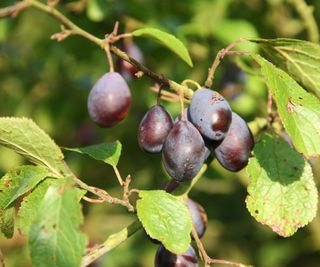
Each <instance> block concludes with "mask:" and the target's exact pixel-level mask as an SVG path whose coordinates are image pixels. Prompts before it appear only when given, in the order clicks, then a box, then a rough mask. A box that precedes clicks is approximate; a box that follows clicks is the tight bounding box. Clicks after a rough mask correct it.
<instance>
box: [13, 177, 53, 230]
mask: <svg viewBox="0 0 320 267" xmlns="http://www.w3.org/2000/svg"><path fill="white" fill-rule="evenodd" d="M53 181H54V180H53V179H46V180H44V181H42V182H41V183H40V184H39V185H38V186H37V187H36V188H35V189H34V190H33V191H32V192H31V193H30V194H29V195H28V196H26V197H24V199H23V201H22V202H21V205H20V208H19V211H18V227H19V229H20V230H21V232H22V233H23V234H24V235H27V234H28V233H29V229H30V226H31V224H32V223H33V221H34V220H35V219H36V217H37V214H38V211H39V207H40V203H41V201H42V199H43V198H44V195H45V194H46V192H47V189H48V187H49V186H50V185H51V184H52V182H53Z"/></svg>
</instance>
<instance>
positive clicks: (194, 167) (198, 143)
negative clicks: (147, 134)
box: [162, 120, 205, 181]
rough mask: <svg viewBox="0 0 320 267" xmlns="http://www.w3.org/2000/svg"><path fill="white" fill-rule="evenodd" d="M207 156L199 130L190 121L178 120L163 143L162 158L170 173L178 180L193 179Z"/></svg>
mask: <svg viewBox="0 0 320 267" xmlns="http://www.w3.org/2000/svg"><path fill="white" fill-rule="evenodd" d="M204 157H205V149H204V142H203V139H202V136H201V134H200V133H199V131H198V130H197V129H196V128H195V127H194V126H193V125H192V123H190V122H188V121H182V120H181V121H178V122H177V123H176V124H175V125H174V126H173V128H172V129H171V131H170V132H169V134H168V136H167V139H166V141H165V143H164V145H163V150H162V160H163V163H164V166H165V168H166V170H167V172H168V173H169V175H170V176H171V177H172V178H174V179H176V180H178V181H186V180H191V179H192V178H193V177H195V176H196V175H197V173H198V172H199V170H200V168H201V166H202V164H203V162H204Z"/></svg>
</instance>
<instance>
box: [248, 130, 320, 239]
mask: <svg viewBox="0 0 320 267" xmlns="http://www.w3.org/2000/svg"><path fill="white" fill-rule="evenodd" d="M247 172H248V174H249V176H250V178H251V181H250V184H249V186H248V194H249V195H248V196H247V199H246V203H247V208H248V210H249V212H250V213H251V215H252V216H253V217H254V218H255V219H256V220H257V221H258V222H260V223H262V224H265V225H267V226H269V227H270V228H271V229H272V230H273V231H274V232H276V233H277V234H279V235H281V236H284V237H288V236H291V235H293V234H294V233H295V232H296V231H297V229H298V228H300V227H303V226H305V225H306V224H308V223H309V222H310V221H311V220H312V219H313V218H314V217H315V215H316V212H317V202H318V193H317V189H316V186H315V183H314V180H313V174H312V169H311V167H310V165H309V163H308V162H307V160H305V159H304V158H303V157H302V156H301V155H300V154H299V153H298V152H296V151H295V150H294V149H293V148H292V147H290V145H289V144H288V143H287V142H286V141H285V140H284V139H282V138H280V137H278V136H272V135H270V134H265V135H264V136H263V137H262V138H261V140H260V141H259V143H258V144H256V146H255V148H254V158H251V159H250V160H249V164H248V166H247Z"/></svg>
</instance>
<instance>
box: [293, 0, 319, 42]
mask: <svg viewBox="0 0 320 267" xmlns="http://www.w3.org/2000/svg"><path fill="white" fill-rule="evenodd" d="M289 2H290V3H291V4H292V5H293V6H294V7H295V9H296V10H297V12H298V13H299V15H300V17H301V18H302V20H303V22H304V25H305V27H306V30H307V32H308V39H309V40H310V41H311V42H315V43H318V42H319V29H318V26H317V22H316V20H315V18H314V16H313V7H312V6H308V5H307V4H306V3H305V1H304V0H289Z"/></svg>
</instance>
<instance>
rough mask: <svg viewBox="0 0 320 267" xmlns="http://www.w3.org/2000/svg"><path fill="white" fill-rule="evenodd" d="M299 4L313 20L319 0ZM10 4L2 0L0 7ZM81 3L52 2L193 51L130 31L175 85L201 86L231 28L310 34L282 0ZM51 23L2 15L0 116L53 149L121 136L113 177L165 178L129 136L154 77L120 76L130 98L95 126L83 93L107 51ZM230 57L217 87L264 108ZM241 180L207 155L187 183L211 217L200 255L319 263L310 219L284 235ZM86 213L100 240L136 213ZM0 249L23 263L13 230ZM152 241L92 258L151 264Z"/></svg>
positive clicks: (251, 81)
mask: <svg viewBox="0 0 320 267" xmlns="http://www.w3.org/2000/svg"><path fill="white" fill-rule="evenodd" d="M308 2H309V3H310V4H313V5H315V17H316V18H317V19H318V20H319V19H320V2H319V1H317V0H314V1H308ZM12 3H13V2H12V1H3V0H1V2H0V7H4V6H6V5H9V4H12ZM71 3H73V4H72V5H70V4H71ZM74 3H78V5H75V4H74ZM79 3H80V1H79V2H76V1H75V2H71V1H61V3H60V5H59V8H60V9H61V10H62V11H63V12H64V13H65V14H67V16H68V17H70V18H71V19H72V20H73V21H74V22H75V23H76V24H78V25H79V26H81V27H83V28H84V29H86V30H87V31H89V32H91V33H93V34H94V35H96V36H99V37H103V36H104V34H106V33H107V32H110V31H111V30H112V28H113V25H114V23H115V21H116V20H119V21H120V29H121V31H125V30H129V31H130V30H133V29H135V28H137V27H140V26H143V25H145V26H146V25H147V26H152V27H158V28H160V29H164V30H165V31H168V32H171V33H173V34H174V35H176V36H178V37H179V38H180V39H181V40H182V41H183V42H184V43H185V44H186V45H187V47H188V49H189V51H190V53H191V56H192V59H193V61H194V68H192V69H191V68H189V67H188V66H187V65H186V64H185V63H184V62H182V61H181V60H180V59H178V58H177V57H176V56H175V55H173V54H172V52H170V51H169V50H167V49H165V48H163V47H162V46H161V45H159V44H158V43H156V42H153V41H151V40H147V39H135V40H134V41H135V43H136V44H137V45H138V46H139V47H140V48H141V50H142V51H143V54H144V55H145V61H146V62H145V63H146V65H147V66H148V67H150V68H151V69H153V70H155V71H156V72H157V73H159V74H163V75H165V76H166V77H168V78H170V79H172V80H175V81H177V82H181V81H183V80H184V79H188V78H189V79H190V78H191V79H194V80H196V81H198V82H199V83H200V84H203V83H204V81H205V79H206V75H207V69H208V67H209V66H210V65H211V63H212V60H213V59H214V57H215V55H216V53H217V51H218V50H219V49H221V48H223V47H225V46H226V45H227V44H229V43H230V42H232V41H234V40H235V39H237V38H239V37H253V38H254V37H263V38H274V37H293V38H300V39H307V35H306V31H305V30H304V26H303V23H302V22H301V19H300V17H299V16H298V14H297V13H296V12H295V9H294V8H293V7H292V5H290V4H289V3H288V2H287V1H283V0H264V1H263V0H247V1H246V0H215V1H204V0H185V1H151V0H132V1H115V0H114V1H112V0H89V2H88V5H87V6H85V5H84V6H81V5H79ZM318 22H319V21H318ZM59 24H60V23H58V22H57V21H55V20H53V19H52V18H50V17H48V16H47V15H45V14H42V13H40V12H38V11H35V10H31V9H30V10H27V11H24V12H22V13H21V14H19V16H18V17H17V18H15V19H6V20H1V21H0V100H1V104H0V116H25V117H30V118H32V119H33V120H34V121H35V122H36V123H37V124H38V125H40V126H41V127H42V128H43V129H44V130H45V131H46V132H47V133H48V134H50V136H51V137H52V138H53V139H54V140H55V141H56V142H57V143H58V144H59V145H61V146H67V147H76V146H84V145H90V144H95V143H100V142H110V141H114V140H117V139H118V140H120V141H121V142H122V144H123V152H122V157H121V160H120V165H119V169H120V171H121V173H122V175H123V176H125V175H127V174H129V173H130V174H132V176H133V179H134V180H133V186H134V187H137V188H140V189H155V188H158V187H159V186H160V185H161V184H162V183H164V182H165V181H166V180H167V178H166V176H165V174H164V171H163V168H162V166H161V160H160V159H161V157H160V155H149V154H146V153H144V152H142V151H141V150H140V149H139V147H138V144H137V140H136V132H137V128H138V124H139V121H140V119H141V118H142V116H143V114H144V113H145V112H146V111H147V109H148V107H150V106H152V105H154V104H155V102H156V96H155V94H154V93H152V92H150V90H149V87H150V86H151V85H152V84H153V81H152V80H150V79H149V78H147V77H144V78H142V79H141V80H132V81H131V82H130V84H129V85H130V88H131V92H132V94H133V106H132V109H131V112H130V114H129V116H128V118H127V119H126V120H125V121H124V122H123V123H121V124H120V125H118V126H116V127H114V128H112V129H100V128H98V127H97V126H96V125H94V124H93V123H92V122H91V121H90V119H89V117H88V113H87V107H86V99H87V95H88V93H89V90H90V89H91V87H92V85H93V84H94V82H95V81H96V80H97V79H98V78H99V77H100V76H102V75H103V74H104V73H105V72H106V71H107V70H108V65H107V60H106V56H105V54H104V52H103V51H102V50H101V49H100V48H99V47H97V46H95V45H94V44H91V43H89V42H88V41H87V40H85V39H82V38H81V37H77V36H75V37H71V38H68V39H66V40H65V41H63V42H62V43H56V42H54V41H51V40H50V36H51V34H53V33H55V32H57V31H59ZM119 45H120V44H119ZM239 49H240V50H243V51H256V50H257V47H255V46H254V45H242V46H241V47H240V48H239ZM231 60H232V58H231V59H230V58H229V59H227V60H225V61H224V63H223V64H222V65H221V66H220V68H219V69H218V73H217V79H216V81H215V82H214V88H215V89H216V90H220V91H221V92H222V93H223V94H224V95H225V96H226V97H227V98H228V99H229V101H230V103H231V105H232V107H233V109H234V110H235V111H237V112H238V113H239V114H241V115H242V116H243V117H244V118H245V119H246V120H247V121H250V120H252V119H253V118H254V117H255V116H265V113H266V90H265V87H264V85H263V83H262V82H261V81H260V80H259V78H257V77H255V76H252V75H249V74H244V73H242V74H240V76H239V75H238V70H237V69H236V68H235V67H234V65H233V63H232V62H231ZM233 60H234V58H233ZM245 64H248V65H250V62H245ZM163 104H164V105H165V106H166V107H167V108H168V109H169V110H170V111H171V113H172V115H173V116H176V115H177V114H178V111H179V105H178V104H172V103H163ZM66 160H67V162H68V164H69V165H70V166H71V168H72V169H73V170H74V171H75V173H76V174H77V175H78V176H79V177H81V179H83V180H85V181H86V182H87V183H88V184H90V185H95V186H99V187H101V188H105V189H106V190H108V192H110V193H111V194H113V195H119V194H120V193H121V192H120V190H119V186H118V184H117V181H116V178H115V175H114V173H113V171H112V168H111V167H109V166H106V165H104V164H102V163H99V162H96V161H94V160H91V159H89V158H87V157H85V156H82V155H77V154H72V153H66ZM22 163H23V159H22V158H21V157H20V156H18V155H16V154H15V153H14V152H11V151H10V150H7V149H5V148H2V147H0V174H1V175H2V174H4V173H5V172H7V171H8V170H9V169H10V168H12V167H14V166H17V165H19V164H22ZM316 165H317V166H319V162H318V164H315V166H316ZM317 173H319V167H318V172H317ZM318 178H319V177H318ZM317 182H318V181H317ZM247 183H248V178H247V175H246V173H245V171H242V172H240V173H230V172H228V171H225V170H223V169H222V168H221V167H220V166H219V165H218V164H217V162H215V161H214V162H213V163H212V164H211V166H210V167H209V170H208V171H207V172H206V173H205V175H204V177H202V178H201V180H200V182H199V183H198V184H197V185H196V186H195V188H194V190H193V191H192V192H191V197H192V198H193V199H194V200H196V201H198V202H199V203H201V205H203V206H204V207H205V209H206V211H207V213H208V216H209V225H208V229H207V233H206V234H205V236H204V237H203V242H204V244H205V247H206V248H207V249H208V252H209V254H210V255H211V256H212V257H216V258H223V259H227V260H234V261H239V262H243V263H247V264H252V265H254V266H259V267H319V266H320V253H319V249H320V218H319V216H317V218H316V219H315V220H314V221H313V222H312V223H311V224H310V225H309V226H307V227H305V228H303V229H301V230H299V231H298V232H297V233H296V234H295V235H294V236H293V237H291V238H286V239H284V238H281V237H278V236H277V235H276V234H274V233H273V232H272V231H271V230H270V229H269V228H267V227H265V226H262V225H260V224H259V223H257V222H256V221H255V220H254V219H253V218H252V217H251V216H250V215H249V213H248V211H247V210H246V207H245V202H244V200H245V197H246V184H247ZM84 213H85V223H84V225H83V230H84V231H85V232H86V233H87V234H88V235H89V237H90V242H91V243H92V244H94V243H99V242H102V241H104V239H106V237H107V236H108V235H109V234H111V233H113V232H116V231H118V230H120V229H122V228H123V227H125V226H126V225H128V224H129V223H130V222H131V221H132V220H133V218H132V216H131V215H128V213H127V212H126V210H125V209H124V208H122V207H116V206H112V205H105V204H90V205H88V204H86V203H85V204H84ZM0 247H1V250H2V251H3V253H4V254H5V259H6V262H7V266H9V267H11V266H12V267H13V266H14V267H20V266H21V267H22V266H31V264H30V259H29V256H28V252H27V248H26V240H25V239H24V238H23V237H22V236H20V235H19V233H18V232H16V234H15V236H14V238H12V239H10V240H6V239H4V237H3V236H1V237H0ZM156 249H157V245H154V244H152V243H151V242H150V241H149V240H148V238H146V236H145V234H144V233H143V231H140V232H139V233H137V234H136V235H134V236H133V237H131V238H130V239H129V240H128V241H127V242H126V243H125V244H123V245H121V246H119V247H117V248H116V249H114V250H112V251H111V252H110V253H109V254H108V255H107V256H105V257H103V258H101V260H99V262H98V264H97V265H96V266H101V267H102V266H112V267H113V266H116V267H138V266H143V267H150V266H153V258H154V254H155V251H156Z"/></svg>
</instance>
